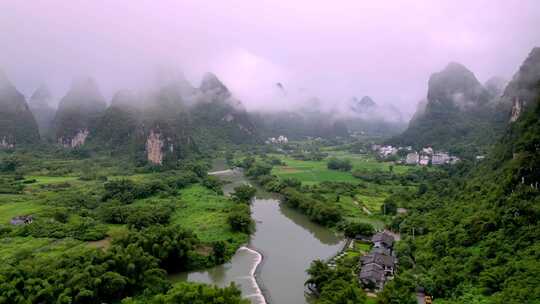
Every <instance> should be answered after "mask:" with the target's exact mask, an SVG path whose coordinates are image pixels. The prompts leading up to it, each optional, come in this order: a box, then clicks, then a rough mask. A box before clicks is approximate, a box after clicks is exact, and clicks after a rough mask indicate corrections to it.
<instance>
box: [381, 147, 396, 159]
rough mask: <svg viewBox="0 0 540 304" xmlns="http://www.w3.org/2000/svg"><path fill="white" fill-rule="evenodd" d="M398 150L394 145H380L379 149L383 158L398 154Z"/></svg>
mask: <svg viewBox="0 0 540 304" xmlns="http://www.w3.org/2000/svg"><path fill="white" fill-rule="evenodd" d="M397 152H398V149H397V148H396V147H392V146H384V147H380V148H379V150H378V154H379V156H380V157H382V158H386V157H389V156H392V155H396V154H397Z"/></svg>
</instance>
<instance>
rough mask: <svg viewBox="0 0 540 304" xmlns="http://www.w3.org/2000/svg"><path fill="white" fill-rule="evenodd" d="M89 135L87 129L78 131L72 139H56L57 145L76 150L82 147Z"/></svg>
mask: <svg viewBox="0 0 540 304" xmlns="http://www.w3.org/2000/svg"><path fill="white" fill-rule="evenodd" d="M89 134H90V131H88V129H80V130H78V131H77V132H76V133H75V135H74V136H72V137H68V138H63V137H60V138H58V143H59V144H60V145H62V146H63V147H64V148H77V147H80V146H82V145H84V143H85V142H86V138H87V137H88V135H89Z"/></svg>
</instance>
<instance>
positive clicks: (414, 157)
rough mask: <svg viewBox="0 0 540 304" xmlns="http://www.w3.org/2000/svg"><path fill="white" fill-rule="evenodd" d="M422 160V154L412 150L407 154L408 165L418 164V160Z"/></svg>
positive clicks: (406, 161)
mask: <svg viewBox="0 0 540 304" xmlns="http://www.w3.org/2000/svg"><path fill="white" fill-rule="evenodd" d="M419 160H420V155H418V153H416V152H412V153H409V154H407V158H406V159H405V163H406V164H407V165H416V164H418V161H419Z"/></svg>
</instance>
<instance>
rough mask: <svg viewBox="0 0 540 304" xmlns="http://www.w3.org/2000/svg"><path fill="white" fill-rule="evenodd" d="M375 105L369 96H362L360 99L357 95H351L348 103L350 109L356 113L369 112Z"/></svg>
mask: <svg viewBox="0 0 540 304" xmlns="http://www.w3.org/2000/svg"><path fill="white" fill-rule="evenodd" d="M376 106H377V104H376V103H375V101H373V99H371V97H369V96H364V97H362V99H360V100H359V99H358V98H357V97H353V98H351V100H350V104H349V108H350V110H351V111H353V112H354V113H358V114H364V113H367V112H371V111H372V110H373V109H374V108H375V107H376Z"/></svg>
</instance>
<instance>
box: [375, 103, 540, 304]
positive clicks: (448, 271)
mask: <svg viewBox="0 0 540 304" xmlns="http://www.w3.org/2000/svg"><path fill="white" fill-rule="evenodd" d="M539 118H540V101H537V102H536V103H535V104H534V105H533V106H531V107H530V109H529V110H528V111H526V112H525V113H522V115H521V118H520V119H519V120H518V121H517V122H515V123H513V124H511V125H510V126H509V127H508V130H507V131H506V134H505V135H504V137H503V138H502V139H500V141H499V144H498V145H497V146H496V147H495V149H494V150H493V151H492V153H491V154H490V156H489V158H488V159H487V160H486V161H484V162H482V163H480V164H477V165H470V164H466V163H464V164H462V165H460V166H457V167H455V168H452V169H449V170H448V171H447V176H446V177H443V178H437V179H432V180H429V182H428V183H427V185H426V186H425V189H424V190H423V191H419V192H418V193H417V194H416V195H415V196H413V197H412V198H413V199H412V200H411V201H410V202H409V212H408V213H407V214H404V215H399V216H397V217H396V218H395V219H394V220H393V221H392V224H391V226H392V227H393V228H394V229H396V230H398V229H399V230H401V231H402V236H404V235H405V240H404V241H402V242H400V243H399V244H398V246H397V252H398V258H399V261H400V270H399V274H398V276H397V278H396V279H395V280H394V281H392V282H391V284H387V285H386V287H385V290H384V292H383V293H382V295H381V300H382V302H383V303H396V302H400V303H401V302H403V303H406V301H405V300H404V298H403V297H410V295H411V294H412V293H413V292H414V290H415V288H416V287H417V286H423V287H424V288H425V289H426V290H427V292H428V293H430V294H432V295H433V296H434V297H435V299H440V300H437V302H439V303H464V302H467V303H535V302H536V301H537V300H538V299H539V298H540V291H539V289H538V286H540V281H539V278H538V272H539V271H540V262H539V261H540V259H539V256H538V252H539V248H540V247H539V246H540V243H539V240H538V231H540V223H539V222H538V219H539V218H540V209H539V206H540V192H539V190H538V183H539V182H540V175H539V173H538V172H539V171H538V170H537V168H539V167H540V154H539V153H538V147H539V146H540V136H539V134H540V119H539ZM413 229H414V233H415V234H414V237H413V235H412V233H413Z"/></svg>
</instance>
